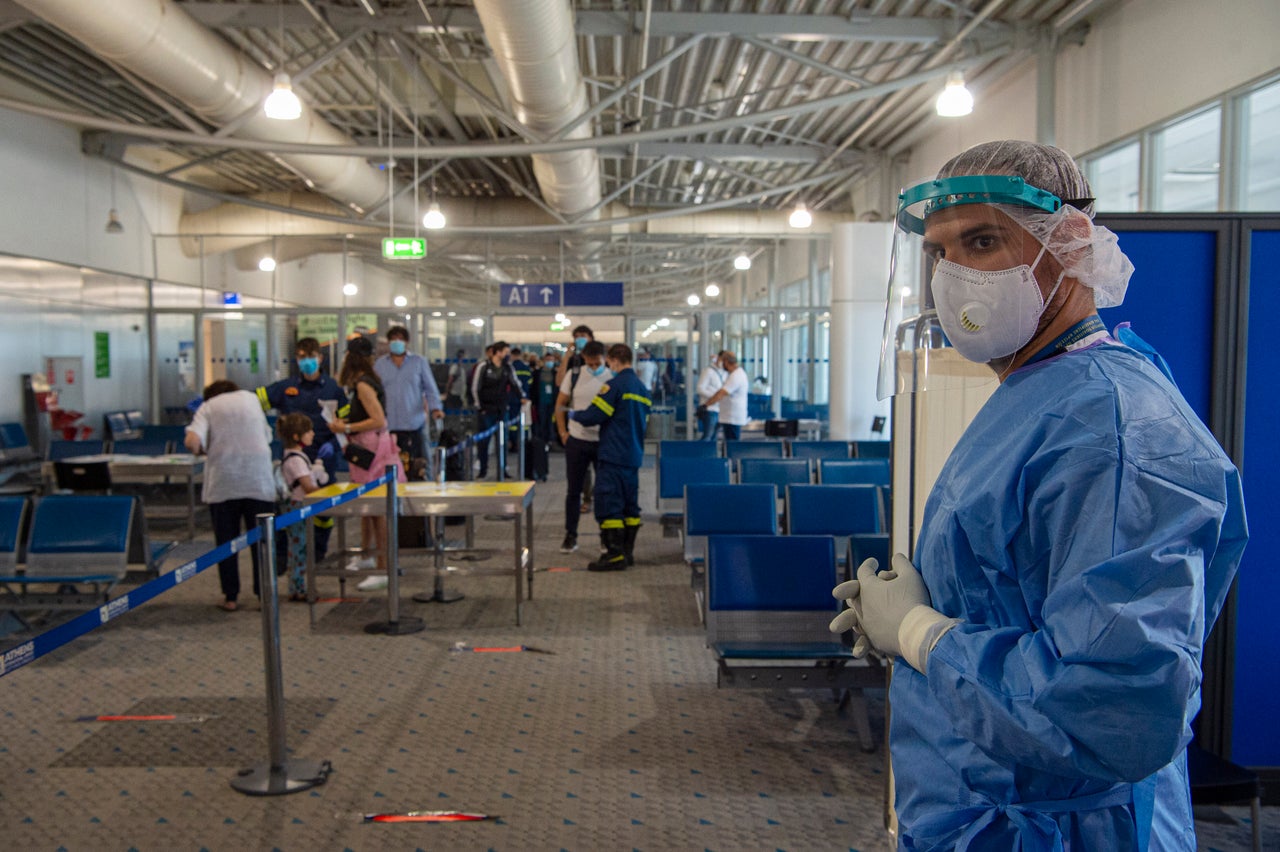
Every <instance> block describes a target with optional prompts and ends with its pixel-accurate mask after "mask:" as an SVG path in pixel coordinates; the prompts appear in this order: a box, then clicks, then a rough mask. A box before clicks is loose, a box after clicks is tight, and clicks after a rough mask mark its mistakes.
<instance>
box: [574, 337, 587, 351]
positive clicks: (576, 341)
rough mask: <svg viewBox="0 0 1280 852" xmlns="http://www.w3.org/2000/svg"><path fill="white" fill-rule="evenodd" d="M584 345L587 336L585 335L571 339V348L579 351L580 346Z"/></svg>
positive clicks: (580, 349)
mask: <svg viewBox="0 0 1280 852" xmlns="http://www.w3.org/2000/svg"><path fill="white" fill-rule="evenodd" d="M586 345H587V338H585V337H575V338H574V339H573V348H574V349H577V350H578V351H579V352H581V351H582V347H584V346H586Z"/></svg>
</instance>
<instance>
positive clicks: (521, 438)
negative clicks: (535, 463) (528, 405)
mask: <svg viewBox="0 0 1280 852" xmlns="http://www.w3.org/2000/svg"><path fill="white" fill-rule="evenodd" d="M525 428H526V424H525V420H524V405H521V406H520V426H519V431H518V432H517V433H516V435H517V437H516V441H517V442H518V443H517V444H516V458H517V459H518V461H519V464H520V469H519V470H517V471H516V475H515V477H514V478H515V479H516V480H521V479H524V472H525V471H526V470H528V468H527V467H525V458H524V454H525V446H524V445H525V434H524V430H525Z"/></svg>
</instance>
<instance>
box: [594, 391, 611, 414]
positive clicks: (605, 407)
mask: <svg viewBox="0 0 1280 852" xmlns="http://www.w3.org/2000/svg"><path fill="white" fill-rule="evenodd" d="M591 404H592V405H594V406H595V407H596V408H598V409H600V410H601V411H603V412H604V413H605V414H607V415H609V416H610V417H612V416H613V406H612V405H610V404H609V403H607V402H605V401H604V397H602V396H598V397H596V398H595V399H593V400H591Z"/></svg>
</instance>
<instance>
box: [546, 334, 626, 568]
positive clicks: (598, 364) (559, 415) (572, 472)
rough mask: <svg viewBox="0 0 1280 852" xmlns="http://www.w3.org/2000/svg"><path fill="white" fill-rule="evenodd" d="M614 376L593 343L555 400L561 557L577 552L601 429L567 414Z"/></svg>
mask: <svg viewBox="0 0 1280 852" xmlns="http://www.w3.org/2000/svg"><path fill="white" fill-rule="evenodd" d="M611 378H613V373H611V372H609V368H608V367H606V366H605V364H604V344H603V343H600V342H599V341H597V340H593V341H591V342H590V343H588V344H587V345H586V346H584V347H582V366H581V367H579V368H578V369H576V370H574V371H573V372H571V373H570V374H569V375H567V376H565V377H564V383H563V384H561V385H560V395H559V396H558V397H556V430H557V431H558V432H559V434H560V442H561V443H562V444H564V468H565V479H566V480H567V485H566V488H565V494H564V542H563V543H561V545H560V552H561V553H573V552H574V551H575V550H577V549H578V518H579V517H580V516H581V514H582V484H583V481H584V480H585V479H586V477H587V471H588V470H590V469H592V468H594V467H595V466H596V455H597V450H598V449H599V446H600V427H599V426H587V425H584V424H582V423H579V422H577V421H576V420H569V419H568V416H567V415H568V412H569V411H574V410H577V409H579V408H586V407H587V406H588V405H590V404H591V400H593V399H595V396H596V394H597V393H598V392H599V391H600V388H601V386H603V385H604V383H605V382H607V381H609V380H610V379H611Z"/></svg>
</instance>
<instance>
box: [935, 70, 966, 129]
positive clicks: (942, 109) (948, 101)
mask: <svg viewBox="0 0 1280 852" xmlns="http://www.w3.org/2000/svg"><path fill="white" fill-rule="evenodd" d="M935 106H936V108H937V110H938V115H941V116H945V117H947V118H958V117H960V116H962V115H968V114H969V113H971V112H973V94H972V93H971V92H970V91H969V90H968V89H967V88H965V85H964V72H962V71H952V72H951V73H950V74H948V75H947V87H946V88H945V89H943V90H942V94H940V95H938V102H937V104H936V105H935Z"/></svg>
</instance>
